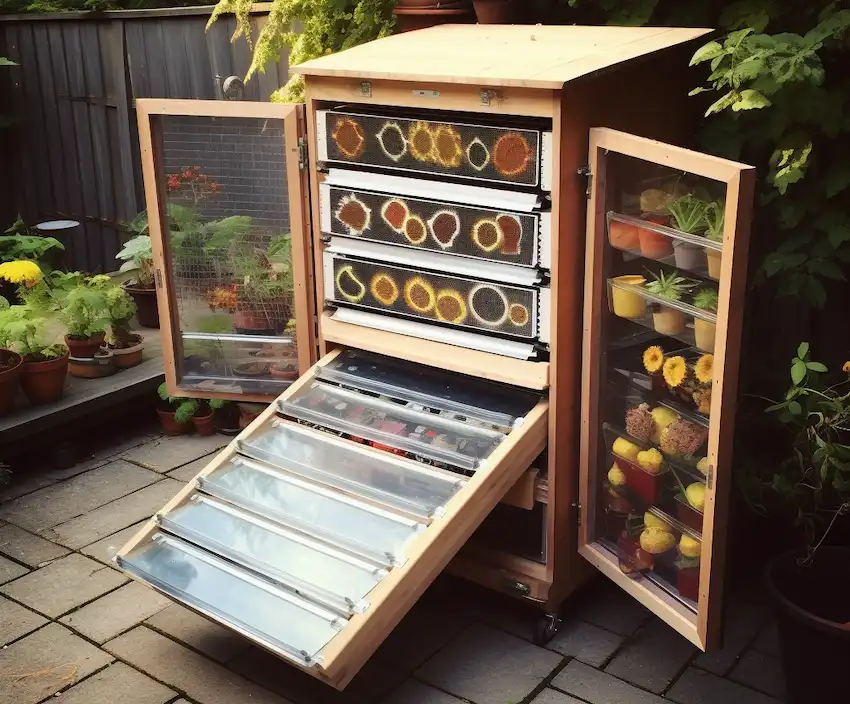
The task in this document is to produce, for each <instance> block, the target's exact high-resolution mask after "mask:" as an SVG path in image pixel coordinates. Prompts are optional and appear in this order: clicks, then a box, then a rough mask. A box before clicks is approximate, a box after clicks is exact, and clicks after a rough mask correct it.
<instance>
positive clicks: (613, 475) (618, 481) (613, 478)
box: [608, 464, 626, 486]
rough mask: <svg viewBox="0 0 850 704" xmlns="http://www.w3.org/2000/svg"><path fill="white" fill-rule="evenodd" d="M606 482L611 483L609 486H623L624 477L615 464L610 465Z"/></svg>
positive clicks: (624, 482)
mask: <svg viewBox="0 0 850 704" xmlns="http://www.w3.org/2000/svg"><path fill="white" fill-rule="evenodd" d="M608 481H609V482H611V486H625V485H626V475H625V474H624V473H623V470H622V469H620V468H619V467H618V466H617V465H616V464H613V465H611V469H609V470H608Z"/></svg>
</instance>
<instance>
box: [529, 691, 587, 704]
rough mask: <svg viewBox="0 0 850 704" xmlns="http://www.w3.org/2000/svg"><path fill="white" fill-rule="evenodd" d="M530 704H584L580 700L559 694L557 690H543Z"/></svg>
mask: <svg viewBox="0 0 850 704" xmlns="http://www.w3.org/2000/svg"><path fill="white" fill-rule="evenodd" d="M531 704H584V703H583V702H582V701H581V699H576V698H575V697H571V696H570V695H569V694H564V693H563V692H559V691H558V690H557V689H544V690H543V691H542V692H540V694H538V695H537V696H536V697H534V699H532V700H531Z"/></svg>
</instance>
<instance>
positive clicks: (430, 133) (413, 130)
mask: <svg viewBox="0 0 850 704" xmlns="http://www.w3.org/2000/svg"><path fill="white" fill-rule="evenodd" d="M316 142H317V148H318V155H317V158H318V161H319V162H324V163H330V164H349V165H355V164H356V165H359V166H367V167H375V168H379V169H387V170H390V171H395V172H409V173H426V174H439V175H442V176H449V177H452V178H458V179H464V180H468V181H475V182H480V183H499V184H506V185H507V184H510V185H514V186H527V187H532V188H541V189H542V190H544V191H551V189H552V186H551V182H552V177H551V170H552V158H551V156H552V133H551V131H549V130H544V129H526V128H524V127H511V126H502V127H497V126H490V125H484V124H476V123H475V121H471V122H462V121H452V120H440V119H439V118H434V119H431V118H429V119H415V118H408V117H399V116H395V115H380V114H375V113H371V114H370V113H368V112H360V111H354V110H319V111H317V112H316Z"/></svg>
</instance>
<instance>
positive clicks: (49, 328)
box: [0, 305, 68, 362]
mask: <svg viewBox="0 0 850 704" xmlns="http://www.w3.org/2000/svg"><path fill="white" fill-rule="evenodd" d="M0 348H3V349H8V350H12V351H13V352H17V353H18V354H20V355H22V356H23V357H24V360H25V361H27V362H44V361H47V360H49V359H55V358H56V357H61V356H62V355H64V354H65V353H66V352H67V351H68V348H67V347H66V346H65V345H64V344H63V343H62V330H61V326H59V325H57V324H56V321H55V320H54V319H52V318H50V317H48V316H45V315H43V314H42V311H40V310H34V309H32V308H30V307H29V306H27V305H22V306H10V307H9V308H6V309H3V310H0Z"/></svg>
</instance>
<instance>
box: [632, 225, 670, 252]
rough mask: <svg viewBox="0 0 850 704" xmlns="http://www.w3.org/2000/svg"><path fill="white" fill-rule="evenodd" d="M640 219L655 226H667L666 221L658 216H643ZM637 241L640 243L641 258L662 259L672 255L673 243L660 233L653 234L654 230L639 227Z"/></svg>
mask: <svg viewBox="0 0 850 704" xmlns="http://www.w3.org/2000/svg"><path fill="white" fill-rule="evenodd" d="M642 219H643V220H646V221H647V222H652V223H655V224H656V225H666V224H667V219H666V218H664V217H662V216H660V215H645V216H644V217H643V218H642ZM638 239H639V241H640V253H641V256H644V257H648V258H649V259H664V258H666V257H669V256H670V255H671V254H673V241H672V240H671V239H670V238H669V237H667V235H662V234H661V233H660V232H655V230H650V229H648V228H645V227H639V228H638Z"/></svg>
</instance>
